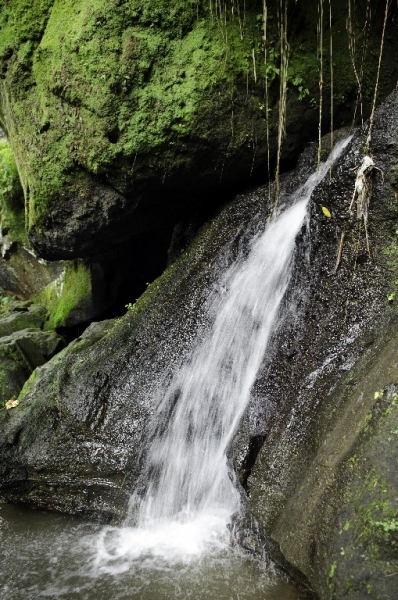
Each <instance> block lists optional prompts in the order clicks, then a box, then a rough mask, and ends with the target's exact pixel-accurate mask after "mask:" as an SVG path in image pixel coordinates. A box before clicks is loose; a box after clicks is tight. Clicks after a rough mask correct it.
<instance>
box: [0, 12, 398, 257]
mask: <svg viewBox="0 0 398 600" xmlns="http://www.w3.org/2000/svg"><path fill="white" fill-rule="evenodd" d="M371 4H372V8H374V10H373V11H372V26H371V27H370V29H368V33H367V37H366V40H367V42H366V43H367V48H368V54H367V55H366V78H365V79H366V81H365V82H364V83H366V85H363V90H364V93H363V102H364V111H365V113H369V106H370V103H371V100H372V93H371V92H370V90H373V82H374V76H375V69H376V67H377V56H378V51H379V48H380V33H381V25H382V22H383V13H382V11H381V10H380V9H379V7H378V6H377V2H373V1H372V2H371ZM373 4H374V6H373ZM316 7H317V3H316V2H315V0H314V1H313V2H310V3H306V4H300V3H297V2H293V1H292V2H291V3H290V7H289V41H290V45H291V56H290V63H289V67H290V68H289V77H288V90H289V98H288V108H287V121H286V131H287V135H288V137H287V142H286V143H285V144H284V146H283V149H282V161H283V162H285V163H287V164H289V165H290V166H291V165H292V163H293V162H294V161H295V160H296V156H297V153H298V151H299V150H300V149H302V148H303V147H304V145H305V144H306V142H307V141H309V140H310V139H311V137H313V136H314V135H316V131H317V126H318V114H317V110H316V109H315V108H314V104H316V98H317V97H318V63H317V59H316V50H315V48H316V38H315V32H316V19H317V16H316V14H317V8H316ZM332 8H333V26H332V28H333V36H334V37H333V62H334V63H335V75H334V92H335V98H336V100H335V115H334V116H335V125H337V124H338V123H340V124H341V123H344V122H345V123H347V122H348V121H350V120H351V114H352V112H351V108H352V106H353V104H354V103H355V101H356V98H357V84H356V81H355V77H354V72H353V69H352V65H351V57H350V54H349V52H348V50H347V48H348V40H347V36H346V24H345V22H346V17H347V15H346V3H345V2H343V1H342V0H334V2H333V3H332ZM262 9H263V5H262V2H261V1H256V2H250V3H242V2H237V6H236V7H235V6H233V7H231V6H229V5H228V3H227V5H225V6H223V7H221V6H219V7H218V9H217V10H216V8H215V7H213V3H208V2H203V3H202V2H197V1H196V0H173V1H172V2H165V0H143V1H142V2H140V3H139V4H138V5H135V4H134V5H131V4H130V3H128V2H122V1H120V0H112V1H109V0H107V1H105V0H95V1H93V2H92V3H91V4H90V6H87V3H86V2H83V0H79V2H71V1H67V2H65V3H64V4H63V6H62V7H60V6H58V4H57V3H54V2H53V1H51V0H43V1H42V2H40V3H36V4H35V5H34V6H33V5H32V3H29V2H26V1H25V0H12V1H10V2H7V3H6V4H5V5H4V6H3V7H2V10H1V12H0V27H1V30H2V36H1V40H0V70H1V77H0V122H1V124H2V126H3V127H4V129H5V131H6V132H7V135H8V137H9V139H10V142H11V144H12V146H13V149H14V152H15V155H16V162H17V165H18V170H19V174H20V177H21V181H22V186H23V189H24V194H25V201H26V214H27V223H26V226H27V229H28V234H29V239H30V241H31V243H32V245H33V246H34V248H35V249H36V250H37V251H38V252H39V253H40V255H41V256H43V257H44V258H48V259H51V260H55V259H71V258H75V257H78V258H82V257H88V256H93V255H98V254H101V253H102V252H103V251H104V247H108V246H109V245H110V244H119V243H120V242H122V241H125V240H126V239H128V238H131V237H132V236H135V235H142V233H143V232H154V234H156V232H157V231H159V230H163V229H164V228H165V227H171V226H172V225H174V224H175V223H177V222H180V221H182V220H184V219H185V218H186V217H187V216H188V217H189V216H190V215H192V214H193V213H194V212H195V211H196V210H198V209H199V208H200V209H203V208H204V206H206V207H210V208H212V209H213V210H214V209H215V208H216V207H218V206H220V204H221V203H222V201H223V200H225V198H226V197H227V195H228V194H231V193H236V190H237V189H244V188H245V187H247V186H248V185H251V184H253V182H255V181H258V180H259V179H262V180H264V179H265V178H266V176H267V167H266V165H267V153H268V149H267V138H269V141H270V144H269V150H270V161H271V169H273V166H274V164H275V157H276V149H277V137H278V135H277V129H278V127H277V125H278V120H279V103H278V95H279V81H278V78H277V73H278V72H279V69H280V63H279V54H278V52H279V51H278V50H277V48H279V41H278V40H279V31H278V27H277V17H276V15H277V3H276V2H275V3H274V2H272V3H270V6H269V12H270V20H269V22H270V25H269V32H268V36H269V48H270V49H271V50H272V52H271V51H270V52H269V53H268V64H267V65H266V66H265V65H264V46H263V40H262V36H263V31H262V22H261V12H262ZM395 10H396V8H395V7H391V15H390V16H391V18H390V19H389V21H388V31H387V35H386V40H385V50H384V62H383V66H384V65H385V68H384V69H383V71H382V79H381V83H380V93H381V96H382V97H385V96H386V94H387V93H389V92H390V91H391V89H392V87H393V85H394V84H393V83H392V82H395V81H396V79H397V66H396V60H395V56H396V36H395V29H394V27H395V25H394V24H393V18H394V14H395ZM220 11H221V12H220ZM365 13H366V11H365V7H363V6H362V5H361V6H358V8H355V9H353V20H354V23H353V28H354V34H356V35H357V36H359V35H362V33H360V32H361V31H362V30H363V20H364V14H365ZM259 16H260V19H259ZM325 53H327V50H326V49H325ZM325 69H326V54H325ZM266 74H267V76H268V78H269V81H268V83H269V85H268V88H269V98H268V101H269V105H267V106H266V102H265V100H264V98H265V84H264V78H265V75H266ZM370 82H371V83H370ZM327 85H329V84H326V80H325V94H326V93H327ZM326 104H327V103H326V102H325V106H324V119H325V123H326V121H327V120H328V111H329V109H328V108H327V106H326ZM268 108H269V110H268ZM268 119H269V123H268V124H269V127H268V133H267V120H268Z"/></svg>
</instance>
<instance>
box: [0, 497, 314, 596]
mask: <svg viewBox="0 0 398 600" xmlns="http://www.w3.org/2000/svg"><path fill="white" fill-rule="evenodd" d="M121 535H122V539H124V549H123V547H122V548H121V549H120V551H119V556H115V555H113V559H111V558H110V556H111V554H112V546H113V542H114V541H115V540H114V538H115V536H116V537H117V538H118V541H119V542H120V539H121V538H120V536H121ZM169 535H170V536H172V532H169ZM193 535H194V534H193ZM134 536H137V530H134V529H133V528H126V529H117V528H104V527H103V526H102V525H97V524H93V523H87V522H83V521H81V520H79V519H76V518H73V517H68V516H64V515H57V514H52V513H46V512H39V511H32V510H28V509H25V508H21V507H16V506H12V505H0V598H1V600H35V599H36V598H51V599H55V598H62V599H68V600H166V599H167V600H173V599H174V598H176V599H182V600H186V599H189V600H254V599H256V600H303V599H304V598H306V599H309V598H310V596H309V595H308V594H307V595H306V594H305V592H303V591H300V590H299V589H297V588H296V587H295V586H294V584H293V583H292V582H289V581H287V579H285V578H284V577H283V576H281V575H280V574H277V573H276V572H275V571H274V569H273V568H272V567H271V566H265V565H264V564H262V563H261V562H259V561H257V560H256V559H254V558H251V557H248V556H247V555H245V554H243V553H241V552H240V551H238V550H237V549H233V548H229V549H228V548H225V547H221V546H220V548H219V550H217V548H216V547H214V548H213V550H212V552H210V553H207V552H206V551H204V552H201V550H200V549H198V548H193V547H192V548H191V553H189V539H187V540H186V543H187V550H188V551H187V552H186V553H185V555H184V556H185V557H184V558H182V556H183V555H182V554H181V555H180V557H178V555H177V553H175V554H174V555H172V556H169V558H168V557H167V555H166V553H165V552H162V550H161V547H159V552H158V553H157V555H154V554H153V552H152V553H151V552H149V550H148V553H147V554H145V552H143V551H142V547H141V549H140V550H139V551H137V553H136V555H134V547H135V546H137V545H138V546H139V544H140V542H139V540H137V538H136V537H134Z"/></svg>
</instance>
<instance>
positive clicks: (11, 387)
mask: <svg viewBox="0 0 398 600" xmlns="http://www.w3.org/2000/svg"><path fill="white" fill-rule="evenodd" d="M0 323H1V320H0ZM64 345H65V342H64V341H63V339H62V338H61V337H60V336H59V335H58V334H57V333H55V331H41V330H40V329H23V330H22V331H16V332H15V333H12V334H11V335H7V336H3V337H0V402H3V401H6V400H9V399H10V398H12V397H14V398H16V397H17V396H18V394H19V392H20V391H21V389H22V387H23V385H24V383H25V381H26V380H27V379H28V378H29V376H30V375H31V373H32V372H33V371H34V370H35V369H36V367H39V366H41V365H43V364H44V363H45V362H47V361H48V360H49V359H50V358H52V357H53V356H54V354H56V353H57V352H59V351H60V350H61V349H62V348H63V347H64Z"/></svg>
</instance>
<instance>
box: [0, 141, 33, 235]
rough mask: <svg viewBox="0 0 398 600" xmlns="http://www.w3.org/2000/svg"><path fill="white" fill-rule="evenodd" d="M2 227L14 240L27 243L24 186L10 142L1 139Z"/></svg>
mask: <svg viewBox="0 0 398 600" xmlns="http://www.w3.org/2000/svg"><path fill="white" fill-rule="evenodd" d="M0 215H1V228H2V231H3V232H8V233H9V235H10V237H11V239H12V240H13V241H19V242H22V243H24V244H26V243H27V237H26V233H25V213H24V202H23V194H22V188H21V184H20V181H19V175H18V169H17V166H16V164H15V160H14V155H13V152H12V149H11V146H10V144H9V143H8V141H7V140H6V139H4V138H3V139H0Z"/></svg>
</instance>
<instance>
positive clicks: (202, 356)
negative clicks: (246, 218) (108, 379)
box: [98, 139, 349, 570]
mask: <svg viewBox="0 0 398 600" xmlns="http://www.w3.org/2000/svg"><path fill="white" fill-rule="evenodd" d="M348 142H349V139H347V140H345V141H343V142H340V143H339V144H338V145H336V147H335V149H334V151H333V152H332V153H331V155H330V157H329V159H328V161H327V162H325V163H323V164H321V165H320V167H319V168H318V170H317V172H316V173H314V174H313V175H311V177H309V179H308V180H307V181H306V182H305V184H304V185H302V186H301V187H300V188H298V189H297V190H296V192H295V193H294V194H292V195H291V196H290V197H289V198H285V199H284V205H285V207H286V208H285V209H284V210H283V212H282V213H281V214H280V215H279V216H278V217H276V218H274V219H273V220H272V221H271V222H269V223H268V224H267V225H266V227H265V230H264V231H263V232H262V233H260V234H257V235H256V236H255V237H254V239H253V240H252V241H251V243H250V247H249V250H248V252H245V253H244V256H240V257H238V258H237V259H236V261H235V262H234V264H233V265H232V266H231V267H230V268H229V269H228V270H227V272H226V273H225V274H223V276H222V277H221V279H220V281H219V282H218V285H217V286H216V288H215V289H214V291H213V292H212V295H211V297H210V299H209V307H210V322H211V325H210V326H209V327H208V328H207V330H206V331H205V332H202V334H201V335H200V336H199V338H198V340H197V343H196V347H195V348H194V350H193V352H192V354H191V357H190V359H189V360H188V361H187V362H186V363H185V364H183V365H182V366H181V367H180V369H179V370H178V371H177V372H176V373H175V375H174V377H173V379H172V381H171V383H170V384H169V386H168V388H167V389H165V390H159V393H158V396H157V397H158V403H157V405H156V407H155V409H154V414H153V422H152V429H153V432H154V433H153V442H152V446H151V448H150V450H149V453H148V456H147V459H146V468H145V472H144V476H146V477H147V478H148V486H147V491H146V495H145V496H144V498H139V497H138V495H135V494H133V496H132V500H131V510H130V518H132V519H134V522H135V523H136V526H135V527H125V528H124V529H121V530H118V533H117V535H116V536H115V535H110V536H109V535H107V531H106V530H105V531H104V533H103V536H102V538H101V540H100V543H99V554H98V557H99V559H98V560H99V562H98V566H100V565H101V566H102V567H104V566H106V564H107V562H108V564H109V561H111V562H112V561H114V560H115V559H117V560H118V568H119V569H121V570H123V569H125V568H128V563H129V561H131V560H135V559H136V558H138V557H142V556H148V555H151V556H155V557H158V558H159V557H161V558H162V559H164V560H166V561H169V560H171V561H173V560H177V561H178V560H183V561H184V560H186V559H187V557H189V556H197V555H200V554H203V553H206V552H214V551H215V550H220V549H223V548H225V547H227V545H228V543H229V531H228V528H227V525H228V523H229V521H230V518H231V515H232V514H233V513H235V512H236V511H238V510H239V507H240V496H239V492H238V490H237V488H236V486H235V485H234V481H233V478H232V476H231V473H230V470H229V468H228V463H227V455H226V452H227V448H228V445H229V443H230V441H231V438H232V436H233V435H234V433H235V431H236V429H237V426H238V423H239V421H240V419H241V418H242V415H243V413H244V410H245V408H246V406H247V403H248V401H249V397H250V391H251V388H252V386H253V384H254V382H255V379H256V376H257V373H258V371H259V368H260V366H261V364H262V362H263V360H264V357H265V355H266V350H267V346H268V344H269V341H270V338H271V336H272V335H273V334H274V333H275V330H276V327H277V324H278V322H279V317H280V308H281V302H282V300H283V298H284V296H285V293H286V290H287V287H288V285H289V281H290V279H291V275H292V270H293V262H294V261H293V257H294V249H295V241H296V237H297V235H298V233H299V232H300V230H301V229H302V227H303V225H304V223H305V219H306V215H307V206H308V202H309V199H310V197H311V194H312V192H313V190H314V188H315V187H316V186H317V185H318V183H319V182H320V181H321V180H322V179H323V178H324V177H325V175H326V173H327V172H328V169H329V168H330V165H331V164H332V163H333V161H334V160H335V159H336V158H337V157H338V156H339V155H340V154H341V153H342V151H343V149H344V148H345V146H346V145H347V144H348ZM108 533H109V532H108ZM113 534H114V530H113ZM123 561H126V562H125V563H123Z"/></svg>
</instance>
